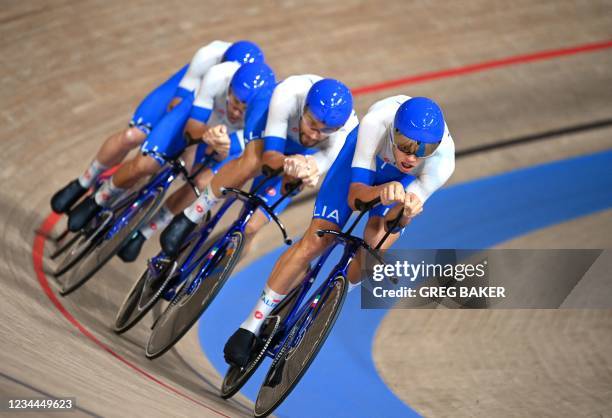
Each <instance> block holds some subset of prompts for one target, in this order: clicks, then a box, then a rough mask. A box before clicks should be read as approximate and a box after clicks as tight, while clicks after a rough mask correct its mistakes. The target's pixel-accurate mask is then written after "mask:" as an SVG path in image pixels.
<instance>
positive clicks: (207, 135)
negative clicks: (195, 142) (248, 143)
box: [202, 125, 230, 160]
mask: <svg viewBox="0 0 612 418" xmlns="http://www.w3.org/2000/svg"><path fill="white" fill-rule="evenodd" d="M202 142H204V143H205V144H208V145H209V146H210V148H211V149H212V150H213V151H214V152H216V153H217V155H218V156H219V160H223V159H225V158H226V157H227V155H228V154H229V150H230V138H229V136H228V135H227V126H225V125H217V126H213V127H212V128H210V129H208V130H207V131H206V132H204V135H202Z"/></svg>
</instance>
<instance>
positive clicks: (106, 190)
mask: <svg viewBox="0 0 612 418" xmlns="http://www.w3.org/2000/svg"><path fill="white" fill-rule="evenodd" d="M122 192H123V189H121V188H119V187H117V186H115V185H114V184H113V178H112V177H111V178H110V179H109V180H107V181H106V182H104V184H103V185H102V186H101V187H100V190H98V191H97V192H96V195H95V196H94V198H95V200H96V203H97V204H98V205H99V206H103V207H105V206H107V205H108V204H110V202H112V200H113V199H114V198H116V197H117V196H119V195H120V194H121V193H122Z"/></svg>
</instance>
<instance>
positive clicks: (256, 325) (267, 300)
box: [240, 285, 287, 335]
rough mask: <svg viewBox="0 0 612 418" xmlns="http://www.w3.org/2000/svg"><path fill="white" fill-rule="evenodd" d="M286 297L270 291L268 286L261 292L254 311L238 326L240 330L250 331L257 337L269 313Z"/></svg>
mask: <svg viewBox="0 0 612 418" xmlns="http://www.w3.org/2000/svg"><path fill="white" fill-rule="evenodd" d="M285 296H287V295H280V294H278V293H276V292H275V291H274V290H272V289H270V288H269V287H268V285H266V287H265V288H264V290H263V292H261V297H260V298H259V300H258V301H257V304H256V305H255V309H253V311H252V312H251V314H250V315H249V317H248V318H247V319H246V321H244V322H243V323H242V324H240V328H244V329H246V330H249V331H251V332H252V333H253V334H255V335H259V330H260V329H261V326H262V325H263V322H264V320H265V319H266V318H267V317H268V315H270V312H272V310H273V309H274V308H275V307H276V305H278V304H279V303H280V302H281V301H282V300H283V299H285Z"/></svg>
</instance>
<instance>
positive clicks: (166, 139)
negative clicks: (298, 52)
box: [68, 61, 274, 231]
mask: <svg viewBox="0 0 612 418" xmlns="http://www.w3.org/2000/svg"><path fill="white" fill-rule="evenodd" d="M240 66H241V64H240V63H238V62H233V61H228V62H223V63H221V64H217V65H215V66H213V67H212V68H211V69H209V70H208V72H207V73H206V75H205V77H204V79H203V80H202V83H201V85H200V87H199V90H198V94H197V97H196V98H195V100H194V101H193V106H192V107H191V110H190V114H189V118H188V120H186V121H185V119H182V120H181V118H179V117H176V113H175V112H178V113H180V112H182V111H184V109H185V108H186V107H187V106H191V103H188V102H190V100H191V99H183V101H182V102H181V103H180V104H179V105H178V106H177V107H176V108H174V109H173V110H172V111H170V112H169V113H168V114H166V115H165V116H164V118H163V119H162V120H161V121H160V123H159V126H158V128H157V129H154V130H153V131H152V133H151V135H150V137H149V138H148V139H147V140H146V141H145V142H144V143H143V145H142V147H141V150H142V154H139V155H137V156H136V157H134V158H133V159H131V160H128V161H126V162H125V163H123V164H122V165H121V166H120V167H119V169H118V170H117V171H116V172H115V174H114V175H113V176H112V177H111V178H110V179H109V180H108V181H107V182H105V183H104V185H102V187H100V189H99V190H98V191H97V192H96V193H95V194H94V195H92V196H90V197H89V198H87V199H84V200H83V201H82V202H81V203H79V204H78V205H77V206H76V207H75V208H74V209H73V210H71V212H70V215H69V218H68V228H69V229H70V230H71V231H77V230H79V229H81V228H82V227H84V226H85V225H86V224H87V223H88V222H89V220H91V219H92V218H93V217H94V216H95V215H96V213H98V212H99V211H100V210H101V209H102V208H103V207H104V206H107V205H109V204H110V203H111V202H112V200H113V199H114V198H115V197H116V196H118V195H119V194H120V193H121V192H122V191H123V190H125V189H127V188H129V187H132V186H133V185H134V184H136V182H137V181H138V180H139V179H141V178H143V177H145V176H146V175H150V174H154V173H155V172H156V171H157V170H158V169H159V167H160V166H161V165H163V164H164V163H165V160H166V159H168V158H176V157H178V156H179V155H181V154H182V153H183V151H184V150H185V148H186V147H187V146H188V145H189V143H190V142H192V141H194V138H198V142H199V138H201V139H202V141H204V143H206V144H208V145H210V146H211V147H210V150H208V149H207V150H206V151H205V152H206V153H208V152H213V151H214V152H216V155H215V157H216V159H218V160H219V161H221V160H223V159H225V158H226V157H227V156H228V153H232V154H233V155H232V157H234V156H236V155H238V154H239V153H241V152H242V149H243V139H242V129H243V122H244V108H245V103H243V102H242V100H241V98H240V97H239V94H240V93H241V92H243V91H247V92H248V89H245V88H244V86H243V84H245V85H248V86H249V87H250V88H252V89H256V88H260V87H263V86H264V85H266V84H274V73H273V72H272V70H271V69H270V68H269V67H268V66H267V65H266V64H264V63H248V64H242V66H243V67H245V68H244V71H241V72H238V71H237V70H238V68H240ZM235 74H236V75H237V77H236V80H237V81H238V82H237V83H235V85H237V84H240V89H236V91H234V90H233V89H231V88H230V84H231V82H232V79H233V77H234V75H235ZM249 77H250V79H249ZM247 79H248V80H247ZM245 100H246V99H245ZM179 107H182V109H179ZM167 119H171V120H172V121H173V122H172V123H170V124H164V125H163V127H164V129H161V128H162V122H164V121H165V120H167ZM183 126H184V132H185V135H183ZM219 141H221V142H219ZM230 144H231V145H230ZM203 155H204V153H198V152H196V148H195V147H191V148H190V149H189V150H188V151H187V152H186V153H185V154H183V157H184V158H185V159H186V160H189V161H193V160H194V156H195V157H198V156H199V157H202V156H203ZM197 162H201V159H200V160H199V161H197Z"/></svg>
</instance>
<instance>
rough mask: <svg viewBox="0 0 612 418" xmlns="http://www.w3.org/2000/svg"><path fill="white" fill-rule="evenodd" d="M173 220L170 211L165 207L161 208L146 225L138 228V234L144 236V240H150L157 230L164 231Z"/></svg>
mask: <svg viewBox="0 0 612 418" xmlns="http://www.w3.org/2000/svg"><path fill="white" fill-rule="evenodd" d="M172 218H174V215H173V214H172V212H170V209H168V208H167V207H166V206H162V208H161V209H160V210H159V211H158V212H157V214H156V215H155V216H154V217H153V219H151V220H150V221H149V223H148V224H146V225H145V226H143V227H142V228H140V233H141V234H142V235H144V237H145V238H146V239H149V238H151V237H152V236H153V235H154V234H155V233H156V232H157V231H158V230H160V229H164V228H165V227H167V226H168V224H170V222H171V221H172Z"/></svg>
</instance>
